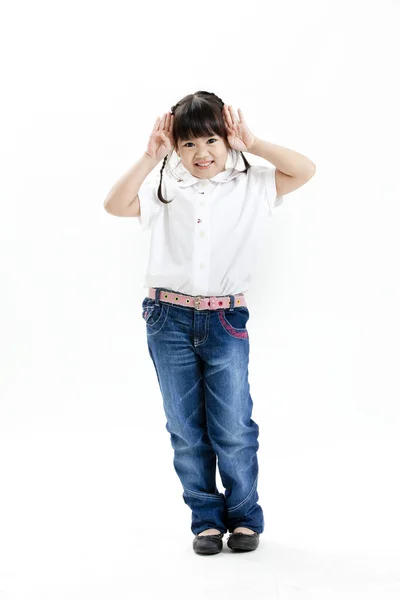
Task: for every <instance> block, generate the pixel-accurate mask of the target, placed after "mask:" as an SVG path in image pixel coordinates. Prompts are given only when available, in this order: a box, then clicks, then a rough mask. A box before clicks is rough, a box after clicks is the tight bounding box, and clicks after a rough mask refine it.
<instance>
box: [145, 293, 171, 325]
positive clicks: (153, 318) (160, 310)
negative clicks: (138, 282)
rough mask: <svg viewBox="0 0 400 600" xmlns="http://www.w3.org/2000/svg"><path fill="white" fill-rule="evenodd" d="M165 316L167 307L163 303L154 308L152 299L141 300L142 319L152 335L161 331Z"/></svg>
mask: <svg viewBox="0 0 400 600" xmlns="http://www.w3.org/2000/svg"><path fill="white" fill-rule="evenodd" d="M167 314H168V307H167V306H166V305H165V303H164V302H160V304H159V305H158V306H156V304H155V300H154V299H153V298H148V297H146V298H145V299H144V300H143V302H142V317H143V319H144V320H145V321H146V325H147V326H148V327H149V329H151V330H152V331H153V333H158V331H159V330H160V329H161V327H162V326H163V324H164V322H165V320H166V317H167ZM156 326H157V327H156ZM148 331H149V330H148Z"/></svg>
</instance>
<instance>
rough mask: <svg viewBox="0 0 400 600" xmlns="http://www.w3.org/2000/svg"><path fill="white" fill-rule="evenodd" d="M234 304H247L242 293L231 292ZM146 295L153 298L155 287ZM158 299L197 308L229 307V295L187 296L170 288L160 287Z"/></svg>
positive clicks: (214, 308) (215, 308)
mask: <svg viewBox="0 0 400 600" xmlns="http://www.w3.org/2000/svg"><path fill="white" fill-rule="evenodd" d="M233 296H234V299H235V307H236V306H247V302H246V299H245V297H244V294H243V293H242V294H233ZM148 297H149V298H153V299H155V297H156V289H155V288H149V291H148ZM160 300H161V301H164V302H170V303H171V304H180V305H181V306H191V307H193V308H196V309H197V310H204V309H210V310H217V309H218V308H230V303H231V300H230V297H229V296H189V295H188V294H181V293H180V292H179V293H177V292H171V291H170V290H164V289H162V288H161V289H160Z"/></svg>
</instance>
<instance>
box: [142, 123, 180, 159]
mask: <svg viewBox="0 0 400 600" xmlns="http://www.w3.org/2000/svg"><path fill="white" fill-rule="evenodd" d="M173 124H174V115H173V114H172V113H170V112H168V113H164V114H163V116H162V117H161V118H160V117H157V119H156V122H155V123H154V127H153V131H152V132H151V135H150V138H149V142H148V144H147V148H146V150H145V154H146V155H147V156H148V157H149V158H155V159H157V160H163V159H164V158H165V157H166V156H167V154H168V153H169V152H170V151H171V149H172V146H173V144H174V139H173V136H172V126H173Z"/></svg>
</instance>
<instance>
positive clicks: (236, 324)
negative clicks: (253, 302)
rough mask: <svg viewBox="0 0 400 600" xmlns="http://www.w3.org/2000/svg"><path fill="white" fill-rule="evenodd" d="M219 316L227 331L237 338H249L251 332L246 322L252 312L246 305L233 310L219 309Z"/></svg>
mask: <svg viewBox="0 0 400 600" xmlns="http://www.w3.org/2000/svg"><path fill="white" fill-rule="evenodd" d="M218 316H219V321H220V323H221V325H222V328H223V329H224V331H225V332H226V333H228V334H229V335H231V336H233V337H236V338H241V339H248V337H249V334H248V331H247V329H246V323H247V321H248V320H249V317H250V313H249V309H248V308H247V307H246V306H240V307H238V308H235V309H234V310H233V311H229V310H228V309H223V310H219V311H218Z"/></svg>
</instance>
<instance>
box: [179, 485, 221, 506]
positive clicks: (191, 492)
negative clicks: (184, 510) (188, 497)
mask: <svg viewBox="0 0 400 600" xmlns="http://www.w3.org/2000/svg"><path fill="white" fill-rule="evenodd" d="M182 485H183V487H184V488H185V490H186V491H187V492H188V493H189V494H192V496H197V497H198V498H204V497H206V498H210V500H211V499H212V500H216V499H220V500H221V501H223V502H225V499H224V498H223V497H221V493H220V492H219V493H218V494H207V493H206V492H194V491H193V490H190V489H189V488H188V487H186V485H184V484H183V483H182ZM222 496H223V494H222Z"/></svg>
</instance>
